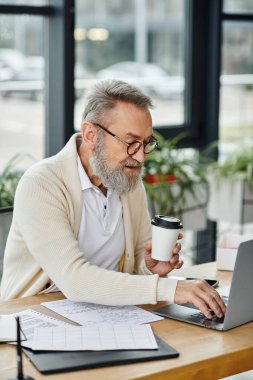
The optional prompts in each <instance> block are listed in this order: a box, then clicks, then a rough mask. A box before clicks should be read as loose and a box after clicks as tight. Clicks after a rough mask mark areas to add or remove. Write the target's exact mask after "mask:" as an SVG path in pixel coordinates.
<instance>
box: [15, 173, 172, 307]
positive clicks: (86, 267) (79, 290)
mask: <svg viewBox="0 0 253 380" xmlns="http://www.w3.org/2000/svg"><path fill="white" fill-rule="evenodd" d="M67 197H68V193H67V191H64V187H63V186H62V187H61V186H60V185H58V184H57V185H56V184H55V183H54V182H53V183H52V181H50V180H49V179H48V178H43V176H41V175H25V176H24V177H23V178H22V180H21V181H20V184H19V188H18V190H17V193H16V201H15V219H16V223H17V225H18V228H19V230H20V233H21V235H22V238H23V240H24V241H25V243H26V246H27V248H28V251H29V252H30V254H31V255H32V256H33V258H34V259H35V261H36V262H37V263H38V266H39V267H40V268H42V270H43V271H44V272H45V273H47V275H48V277H49V278H50V279H51V280H52V281H53V282H54V283H55V285H56V286H57V287H58V288H59V289H60V290H61V291H62V292H63V294H64V295H65V296H66V297H67V298H68V299H70V300H73V301H85V302H92V303H99V304H110V305H122V304H124V305H127V304H146V303H151V304H154V303H156V302H157V301H158V300H162V299H163V298H164V292H165V293H166V286H167V287H168V286H169V284H168V283H167V285H165V284H164V281H162V282H161V280H164V279H159V277H158V275H149V276H147V275H144V276H138V275H131V274H128V273H118V272H114V271H109V270H106V269H103V268H99V267H97V266H95V265H91V264H90V263H89V262H88V261H87V260H86V259H85V257H84V254H83V252H81V251H80V249H79V245H78V241H77V239H76V238H75V236H74V233H73V228H72V227H71V224H70V214H71V212H73V210H71V208H70V207H69V204H70V203H69V202H67V200H66V199H67ZM26 270H27V273H29V268H27V269H26ZM30 281H31V282H33V281H34V278H33V277H32V274H31V279H30ZM158 285H159V286H158ZM41 290H42V289H41Z"/></svg>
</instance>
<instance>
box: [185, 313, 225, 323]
mask: <svg viewBox="0 0 253 380" xmlns="http://www.w3.org/2000/svg"><path fill="white" fill-rule="evenodd" d="M191 320H192V321H193V322H200V323H205V322H209V323H210V322H214V323H223V322H224V317H222V318H218V317H217V316H216V315H215V314H213V315H212V318H211V319H208V318H206V316H205V315H204V314H203V313H201V312H199V313H196V314H193V315H192V316H191Z"/></svg>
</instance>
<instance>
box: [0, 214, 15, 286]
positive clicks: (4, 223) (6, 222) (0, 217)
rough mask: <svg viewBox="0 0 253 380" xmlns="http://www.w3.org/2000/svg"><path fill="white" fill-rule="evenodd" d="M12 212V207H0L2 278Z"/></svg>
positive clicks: (0, 266) (0, 268) (0, 267)
mask: <svg viewBox="0 0 253 380" xmlns="http://www.w3.org/2000/svg"><path fill="white" fill-rule="evenodd" d="M12 214H13V208H12V207H4V208H0V279H1V277H2V271H3V258H4V250H5V245H6V240H7V237H8V234H9V230H10V226H11V222H12Z"/></svg>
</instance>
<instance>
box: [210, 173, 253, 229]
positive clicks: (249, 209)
mask: <svg viewBox="0 0 253 380" xmlns="http://www.w3.org/2000/svg"><path fill="white" fill-rule="evenodd" d="M208 182H209V189H210V197H209V202H208V208H207V214H208V218H209V219H210V220H214V221H227V222H230V223H234V224H244V223H252V222H253V189H251V188H250V186H249V184H248V183H247V182H246V181H245V180H244V179H243V178H234V177H233V178H232V179H230V178H222V179H219V180H218V179H217V178H216V177H215V176H214V175H210V176H209V178H208Z"/></svg>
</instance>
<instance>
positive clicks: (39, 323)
mask: <svg viewBox="0 0 253 380" xmlns="http://www.w3.org/2000/svg"><path fill="white" fill-rule="evenodd" d="M11 316H12V317H16V316H19V318H20V326H21V329H22V331H23V332H24V334H25V336H26V339H27V340H25V341H23V342H22V347H27V348H32V344H33V334H34V328H35V327H57V326H69V324H68V323H65V322H63V321H60V320H58V319H55V318H52V317H48V316H47V315H44V314H41V313H39V312H37V311H34V310H31V309H27V310H23V311H20V312H18V313H14V314H11Z"/></svg>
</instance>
